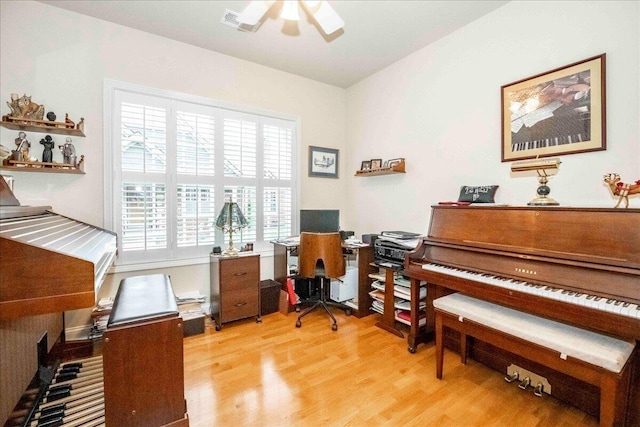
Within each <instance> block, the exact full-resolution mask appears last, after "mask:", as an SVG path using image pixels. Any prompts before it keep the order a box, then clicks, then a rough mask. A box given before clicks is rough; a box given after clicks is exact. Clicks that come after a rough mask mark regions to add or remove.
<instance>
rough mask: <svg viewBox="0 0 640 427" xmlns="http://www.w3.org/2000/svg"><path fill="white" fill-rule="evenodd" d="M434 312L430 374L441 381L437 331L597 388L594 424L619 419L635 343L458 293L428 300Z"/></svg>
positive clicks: (440, 337) (463, 346)
mask: <svg viewBox="0 0 640 427" xmlns="http://www.w3.org/2000/svg"><path fill="white" fill-rule="evenodd" d="M433 305H434V307H435V311H436V331H435V332H436V375H437V377H438V378H442V362H443V351H444V348H443V344H442V340H443V335H442V333H443V326H447V327H449V328H452V329H454V330H457V331H459V332H460V334H461V342H460V344H461V358H462V362H463V363H465V362H466V353H467V350H466V340H467V336H474V337H476V338H478V339H480V340H482V341H485V342H487V343H489V344H493V345H495V346H496V347H499V348H502V349H504V350H507V351H509V352H511V353H514V354H517V355H518V356H521V357H524V358H526V359H529V360H532V361H535V362H537V363H540V364H542V365H544V366H547V367H549V368H551V369H554V370H556V371H559V372H562V373H565V374H567V375H570V376H573V377H575V378H578V379H580V380H582V381H584V382H587V383H589V384H593V385H595V386H597V387H599V388H600V395H601V397H600V424H601V425H606V426H610V425H618V424H621V423H622V422H623V420H624V412H625V408H626V400H627V397H626V396H627V392H628V382H629V371H630V369H629V368H628V363H627V362H628V360H629V359H630V357H631V355H632V354H633V352H634V349H635V342H627V341H623V340H620V339H616V338H612V337H609V336H606V335H601V334H598V333H595V332H591V331H587V330H584V329H580V328H576V327H574V326H570V325H566V324H563V323H560V322H555V321H553V320H549V319H545V318H542V317H538V316H534V315H531V314H528V313H523V312H520V311H517V310H513V309H510V308H507V307H503V306H501V305H497V304H492V303H490V302H487V301H482V300H478V299H475V298H471V297H468V296H466V295H462V294H459V293H455V294H450V295H447V296H445V297H441V298H438V299H436V300H434V301H433Z"/></svg>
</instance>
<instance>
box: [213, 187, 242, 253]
mask: <svg viewBox="0 0 640 427" xmlns="http://www.w3.org/2000/svg"><path fill="white" fill-rule="evenodd" d="M247 225H249V221H247V218H245V217H244V215H243V214H242V211H241V210H240V206H238V204H237V203H234V202H232V201H231V199H229V201H228V202H226V203H225V204H224V206H223V207H222V209H220V213H219V214H218V218H217V219H216V227H218V228H220V229H222V231H224V232H225V233H229V247H228V248H227V249H225V250H224V251H223V253H222V254H223V255H238V249H236V248H234V247H233V233H234V232H236V231H238V230H240V229H241V228H244V227H246V226H247Z"/></svg>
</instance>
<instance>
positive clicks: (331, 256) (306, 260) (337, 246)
mask: <svg viewBox="0 0 640 427" xmlns="http://www.w3.org/2000/svg"><path fill="white" fill-rule="evenodd" d="M298 251H299V253H298V276H300V277H302V278H306V279H316V278H319V279H320V295H319V298H318V300H317V301H315V302H314V304H313V305H312V306H311V307H308V308H307V309H306V310H305V311H303V312H302V313H301V314H300V315H299V316H298V320H297V321H296V327H297V328H299V327H301V326H302V322H301V319H302V318H303V317H304V316H306V315H307V314H309V313H311V312H312V311H313V310H315V309H316V308H318V307H322V308H323V309H324V310H325V311H326V312H327V313H328V314H329V316H330V317H331V319H332V320H333V324H332V325H331V329H333V330H334V331H337V330H338V323H337V322H336V318H335V317H334V316H333V313H331V311H330V310H329V306H333V307H338V308H340V309H343V310H345V312H346V314H347V316H348V315H350V314H351V309H350V308H349V307H348V306H346V305H344V304H340V303H337V302H334V301H329V300H328V299H327V289H326V288H325V284H326V283H328V282H329V280H330V279H337V278H338V277H342V276H344V275H345V274H346V263H345V259H344V256H343V255H342V239H341V238H340V233H337V232H336V233H306V232H303V233H301V234H300V246H299V249H298Z"/></svg>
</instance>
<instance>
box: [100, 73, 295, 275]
mask: <svg viewBox="0 0 640 427" xmlns="http://www.w3.org/2000/svg"><path fill="white" fill-rule="evenodd" d="M132 87H133V86H132V85H128V84H124V83H118V82H111V83H110V84H109V88H108V92H109V97H110V98H111V99H113V102H111V103H110V105H111V108H112V111H111V114H110V117H111V121H110V123H107V124H106V125H108V126H109V127H110V129H113V130H112V135H113V137H112V138H111V143H112V146H111V150H110V152H111V154H110V156H109V157H108V159H107V161H106V165H105V170H106V171H108V172H109V173H112V175H110V174H108V176H112V177H113V179H107V185H110V186H111V190H110V194H111V197H112V204H113V208H112V211H111V215H110V217H108V218H107V223H108V224H112V225H113V226H112V227H110V228H112V229H114V230H115V231H116V232H117V233H118V236H119V239H120V242H119V248H120V256H119V258H118V264H129V263H137V262H155V261H170V260H175V259H189V258H191V257H194V256H207V255H208V254H209V252H210V251H211V248H212V246H214V245H215V246H224V245H226V244H228V235H226V234H224V233H223V232H222V231H221V230H219V229H217V228H216V227H215V222H216V218H217V215H218V213H219V210H220V209H221V208H222V206H223V205H224V203H225V202H226V201H228V200H229V199H232V200H233V201H234V202H236V203H238V205H239V206H240V209H241V210H242V212H243V214H244V216H245V217H246V218H247V220H248V222H249V225H248V226H247V227H245V228H243V229H242V230H240V231H239V232H238V233H235V234H234V236H233V242H234V246H236V247H240V246H241V245H243V244H244V243H248V242H251V243H259V242H268V241H269V240H273V239H278V238H282V237H286V236H290V235H292V234H293V226H294V212H296V194H297V188H296V185H297V184H296V183H297V177H296V176H295V174H296V173H297V172H296V171H297V168H296V167H295V164H294V163H293V162H294V161H295V160H294V159H296V152H297V144H298V142H297V139H296V129H297V122H296V120H294V119H289V118H279V117H275V116H274V115H273V114H269V115H264V114H259V113H256V112H255V111H250V109H247V110H246V111H242V109H240V108H237V107H233V108H231V107H229V106H225V105H222V104H220V103H219V102H216V101H214V100H206V99H203V98H200V97H190V96H188V95H184V94H176V93H167V92H166V91H158V90H156V89H150V88H143V87H139V86H135V87H133V88H132ZM254 247H255V246H254Z"/></svg>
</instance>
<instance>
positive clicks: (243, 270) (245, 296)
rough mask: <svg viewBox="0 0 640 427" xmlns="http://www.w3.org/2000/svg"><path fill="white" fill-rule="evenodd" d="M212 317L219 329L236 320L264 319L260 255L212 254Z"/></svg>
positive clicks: (257, 320) (258, 320)
mask: <svg viewBox="0 0 640 427" xmlns="http://www.w3.org/2000/svg"><path fill="white" fill-rule="evenodd" d="M210 272H211V273H210V274H211V276H210V281H211V294H210V302H211V319H212V320H213V321H214V322H215V324H216V330H217V331H219V330H220V329H222V325H223V324H224V323H227V322H231V321H234V320H239V319H245V318H247V317H253V316H255V317H256V322H258V323H259V322H261V321H262V320H261V318H260V255H259V254H254V253H253V252H251V253H248V254H240V255H238V256H219V255H211V256H210Z"/></svg>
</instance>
